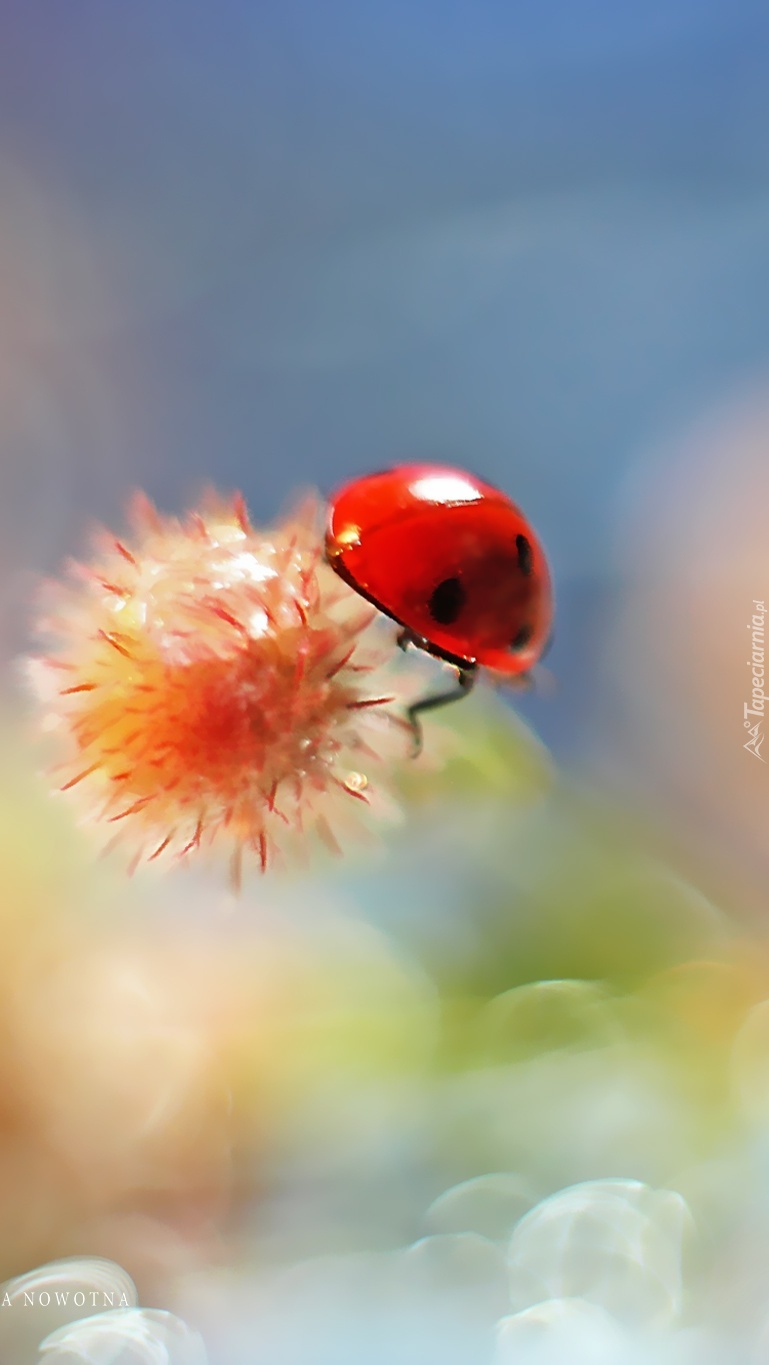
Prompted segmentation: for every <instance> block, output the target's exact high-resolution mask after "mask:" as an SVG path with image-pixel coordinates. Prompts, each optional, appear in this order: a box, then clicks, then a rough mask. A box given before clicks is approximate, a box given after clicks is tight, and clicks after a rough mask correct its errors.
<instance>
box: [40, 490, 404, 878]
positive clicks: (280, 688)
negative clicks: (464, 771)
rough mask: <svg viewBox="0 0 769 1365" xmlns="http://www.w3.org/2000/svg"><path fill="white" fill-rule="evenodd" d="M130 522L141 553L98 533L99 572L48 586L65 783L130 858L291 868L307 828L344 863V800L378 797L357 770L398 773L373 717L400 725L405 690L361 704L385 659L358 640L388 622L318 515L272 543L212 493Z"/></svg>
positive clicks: (140, 513)
mask: <svg viewBox="0 0 769 1365" xmlns="http://www.w3.org/2000/svg"><path fill="white" fill-rule="evenodd" d="M131 516H132V520H133V523H134V525H135V527H136V531H137V540H136V543H132V544H130V545H129V544H126V543H124V542H123V541H122V540H120V539H118V538H116V537H115V536H110V535H109V534H105V533H102V534H101V537H100V539H99V545H100V547H101V548H100V553H101V556H102V563H99V562H95V563H94V564H91V565H82V564H80V565H79V564H75V565H73V570H72V574H71V575H70V581H69V583H68V584H64V585H61V584H54V585H53V587H52V589H51V593H50V596H51V597H52V598H53V597H55V598H56V599H57V610H56V611H55V612H53V613H51V612H49V613H48V614H47V617H46V620H45V622H44V625H45V628H46V629H47V630H48V631H49V632H50V633H51V634H52V635H53V636H54V637H55V638H57V640H58V644H59V648H58V650H57V651H56V653H55V654H54V655H53V656H51V655H47V656H45V657H44V659H42V660H39V661H38V666H39V667H41V668H42V669H43V670H44V671H45V670H50V671H51V672H55V673H65V674H69V675H70V679H69V680H68V682H67V685H66V686H65V687H62V688H59V689H58V695H59V706H58V714H57V717H56V720H57V727H58V733H59V735H60V736H61V739H62V741H64V742H68V744H69V748H70V756H69V760H68V762H67V763H65V764H64V765H63V772H62V775H63V776H65V777H66V781H65V782H64V783H63V785H62V789H63V790H65V791H69V790H70V789H72V788H77V789H78V791H81V792H87V793H89V794H90V797H91V802H90V809H91V814H92V816H93V818H94V819H95V820H96V821H100V820H104V821H105V822H107V823H108V824H111V825H112V827H113V829H115V826H119V830H116V835H118V834H119V835H121V836H123V838H122V842H123V843H125V844H127V845H131V846H132V851H133V857H132V859H131V861H132V863H133V864H135V863H137V862H138V861H142V860H143V861H146V862H153V863H154V862H155V861H156V860H158V861H159V860H160V859H161V857H162V855H163V854H167V855H169V856H172V857H174V858H182V859H186V858H187V857H188V856H190V855H192V854H194V853H195V852H196V851H197V850H198V849H200V848H201V847H206V848H213V847H216V848H219V847H220V846H221V847H223V846H225V845H228V846H229V853H230V861H231V865H232V867H233V868H235V867H237V868H238V879H240V877H241V875H242V871H243V866H244V864H243V858H244V854H245V853H249V854H252V855H253V856H254V860H255V863H256V866H257V867H258V868H260V869H264V868H265V867H267V866H268V865H270V866H273V865H274V864H276V863H279V862H281V861H282V862H285V861H286V858H285V853H286V851H287V849H288V848H289V847H290V848H291V849H292V850H293V852H292V857H296V856H298V854H299V853H300V852H301V847H302V843H303V842H304V841H305V840H306V839H307V837H308V833H309V831H310V830H311V829H314V830H315V831H316V833H317V834H318V837H319V839H320V841H321V843H323V844H324V845H326V847H328V848H330V849H332V851H334V852H337V851H338V850H339V848H340V839H339V837H338V834H337V832H336V831H335V829H334V822H335V816H334V811H335V810H336V798H335V797H334V798H333V800H332V796H333V793H340V796H339V801H340V802H342V800H343V798H342V796H341V792H344V798H346V797H349V796H351V797H353V798H354V799H353V801H350V802H348V801H347V800H346V799H344V807H345V808H347V807H350V808H352V807H356V808H366V807H368V804H369V801H368V795H367V793H365V792H363V791H362V790H360V789H355V788H354V787H351V786H350V785H349V783H348V780H347V777H348V773H347V770H349V771H350V772H352V770H353V769H354V768H356V767H357V765H358V764H361V763H367V764H370V765H376V764H378V765H379V766H380V770H381V774H382V776H386V771H387V763H386V762H383V754H382V742H383V738H384V739H386V736H385V735H384V728H386V727H381V726H380V727H379V739H378V740H377V741H376V742H375V740H374V735H375V733H376V731H375V730H372V731H371V741H370V742H368V740H367V735H368V728H367V724H368V723H367V722H365V720H364V717H365V716H366V715H367V714H369V713H370V714H371V715H374V714H375V713H376V712H377V711H379V712H380V713H381V714H382V715H384V716H387V717H388V719H390V720H393V719H395V720H397V719H398V717H397V716H396V715H394V714H391V713H390V712H388V709H387V708H388V707H390V706H391V705H392V703H393V701H394V696H393V694H392V693H390V692H388V693H387V694H385V693H382V695H381V696H380V695H377V696H370V697H365V696H363V697H362V696H360V691H359V689H360V680H361V679H362V678H363V677H367V676H369V675H372V674H373V673H374V672H375V671H376V670H377V668H379V667H380V666H381V665H380V664H379V663H378V662H377V659H376V657H375V654H374V652H373V651H372V650H371V649H370V648H369V652H368V654H366V653H365V651H364V647H363V644H362V641H361V636H362V635H363V633H364V632H365V631H366V630H367V629H368V627H369V625H370V624H371V622H372V620H373V619H374V617H375V616H376V612H375V611H374V610H373V609H372V608H370V607H369V606H368V605H365V606H362V604H361V603H360V601H359V600H358V599H356V598H355V597H354V596H353V594H352V593H351V592H349V591H348V590H347V589H345V588H344V587H340V585H339V582H338V580H337V579H336V578H335V577H334V576H333V575H332V573H331V571H330V570H329V569H328V568H327V567H326V566H325V565H324V563H323V557H322V545H321V541H320V537H319V533H318V530H317V526H318V522H319V519H318V516H317V504H316V506H315V507H314V508H310V507H307V508H305V509H304V512H303V520H302V521H301V522H294V523H293V524H292V525H291V526H290V527H288V528H287V529H284V530H280V531H277V532H256V531H254V530H253V528H252V527H251V524H250V522H249V520H248V516H247V512H246V508H245V503H244V502H243V500H242V498H239V497H237V496H235V497H233V498H232V499H230V500H229V501H227V502H223V501H222V500H221V499H216V498H215V497H214V495H211V497H210V500H209V504H208V506H207V507H202V508H201V509H200V510H199V511H193V512H192V513H191V514H190V515H188V516H187V517H186V518H185V519H184V520H183V521H180V520H178V519H175V518H168V517H163V516H161V515H160V514H159V513H158V512H157V511H156V510H155V508H154V507H153V506H152V504H151V503H150V502H149V500H148V499H146V498H144V497H142V496H137V497H135V498H134V500H133V504H132V509H131ZM249 561H250V562H251V563H252V564H254V566H255V571H254V574H253V578H252V576H251V571H250V570H249V568H248V565H249ZM118 562H119V563H120V564H121V565H122V566H123V570H124V571H121V572H116V567H115V566H116V565H117V563H118ZM118 613H119V616H120V619H119V620H118ZM257 620H258V626H257V627H256V630H255V632H254V633H252V622H255V621H257ZM292 620H293V622H294V623H295V624H290V622H291V621H292ZM381 653H382V651H380V654H381ZM113 661H114V662H113ZM86 670H87V671H86ZM84 674H85V676H84ZM78 675H79V676H78ZM47 700H48V703H49V704H50V695H47ZM353 716H354V717H356V719H355V721H354V722H353V723H348V722H350V719H351V717H353ZM357 717H360V722H358V719H357ZM389 747H390V748H392V745H389ZM385 748H386V749H387V748H388V745H387V744H385ZM399 753H400V756H401V757H402V756H404V751H402V750H401V751H399ZM78 756H79V757H80V759H81V762H80V764H79V765H78V766H77V767H75V766H74V765H75V763H76V760H77V757H78ZM83 758H85V759H86V762H85V763H83V762H82V760H83ZM88 760H91V761H88ZM387 761H390V760H387ZM297 764H299V765H300V767H301V772H298V771H297V769H296V765H297ZM262 774H263V778H262V780H260V776H261V775H262ZM369 780H370V779H369ZM105 787H106V788H107V789H108V790H107V796H106V800H105ZM99 798H100V799H99ZM201 802H205V805H204V806H202V805H201ZM195 810H197V811H198V812H199V815H198V817H195V816H194V815H193V816H192V818H193V820H194V819H196V818H197V823H196V824H195V825H194V828H193V829H192V832H191V827H190V817H191V815H192V813H193V812H194V811H195ZM178 816H181V818H176V817H178ZM339 823H340V825H342V826H346V825H348V824H349V823H350V821H349V820H348V819H347V817H346V815H344V814H343V810H342V807H341V806H340V807H339ZM145 836H146V837H145ZM116 842H117V839H115V840H110V844H113V843H116ZM137 849H138V852H137ZM129 851H130V850H129Z"/></svg>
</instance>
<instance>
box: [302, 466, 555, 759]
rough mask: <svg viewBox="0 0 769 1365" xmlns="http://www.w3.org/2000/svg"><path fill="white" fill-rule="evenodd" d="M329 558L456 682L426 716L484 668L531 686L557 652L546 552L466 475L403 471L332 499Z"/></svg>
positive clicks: (514, 512) (417, 708) (428, 706)
mask: <svg viewBox="0 0 769 1365" xmlns="http://www.w3.org/2000/svg"><path fill="white" fill-rule="evenodd" d="M326 558H327V560H328V563H329V564H330V565H331V567H332V569H334V570H335V571H336V573H337V574H338V575H339V577H340V578H342V579H344V581H345V583H347V584H349V586H350V587H351V588H354V589H355V591H356V592H357V593H359V594H360V596H361V597H364V598H366V600H367V601H369V602H371V603H373V605H374V606H375V607H377V608H378V609H379V610H380V611H382V612H384V613H385V614H386V615H387V616H389V617H391V619H392V620H393V621H395V622H397V623H398V625H399V626H400V627H401V630H400V633H399V636H398V643H399V645H400V646H401V648H402V649H407V648H408V647H409V646H415V647H416V648H418V649H422V650H425V651H426V652H427V653H428V654H431V655H433V656H434V657H435V658H437V659H442V660H443V661H444V662H445V663H447V664H451V665H452V666H453V667H454V668H455V669H456V672H457V683H456V686H455V687H453V688H452V689H451V691H448V692H443V693H440V694H439V695H437V696H432V697H425V698H423V699H422V700H420V701H417V702H415V703H414V704H413V705H412V706H411V707H410V708H409V710H408V717H409V723H410V725H411V728H412V731H413V734H414V746H415V752H418V751H419V749H420V748H421V729H420V724H419V719H418V717H419V715H420V713H421V712H423V711H427V710H432V709H433V708H434V707H436V706H443V705H444V704H445V703H446V702H449V701H453V700H454V699H455V698H456V697H459V696H461V695H463V694H465V693H467V692H469V691H470V689H471V688H472V686H473V684H474V682H475V680H476V678H477V675H478V669H479V668H481V667H482V668H487V669H489V670H490V671H491V672H492V673H494V674H496V675H497V676H498V677H502V678H507V679H511V680H512V679H513V678H517V679H521V678H525V677H526V675H527V674H528V673H530V671H531V669H532V668H533V667H534V665H535V664H536V663H537V661H538V660H539V659H540V658H541V656H542V654H543V652H544V651H545V649H546V648H547V646H548V644H549V641H550V631H551V624H552V614H553V607H552V590H551V586H550V573H549V570H548V565H547V560H546V558H545V554H544V551H543V549H542V547H541V545H540V543H539V541H538V540H537V537H536V536H535V534H534V532H533V530H532V529H531V526H530V525H529V523H528V522H527V520H526V518H525V517H524V515H523V513H522V512H521V511H520V509H519V508H518V507H516V505H515V503H514V502H511V500H510V498H508V497H507V496H506V494H504V493H501V492H500V491H499V490H498V489H496V488H492V486H491V485H490V484H487V483H483V482H482V481H481V480H480V479H478V478H476V477H475V476H474V475H473V474H468V473H466V472H465V471H464V470H460V469H451V468H448V467H445V466H442V465H425V464H416V465H399V466H398V467H397V468H395V469H390V470H384V471H382V472H380V473H376V474H367V475H365V476H364V477H363V478H359V479H356V480H354V482H352V483H349V484H347V485H346V486H345V487H344V488H342V489H341V490H340V491H339V492H338V493H337V494H336V496H335V497H334V498H333V499H332V502H331V508H330V514H329V521H328V528H327V531H326Z"/></svg>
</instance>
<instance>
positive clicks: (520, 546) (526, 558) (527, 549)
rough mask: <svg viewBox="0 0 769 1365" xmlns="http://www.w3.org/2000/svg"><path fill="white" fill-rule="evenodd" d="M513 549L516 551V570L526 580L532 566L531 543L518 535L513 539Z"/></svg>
mask: <svg viewBox="0 0 769 1365" xmlns="http://www.w3.org/2000/svg"><path fill="white" fill-rule="evenodd" d="M515 548H516V550H517V551H518V568H519V569H520V571H521V573H522V574H525V575H526V577H527V578H528V576H529V574H530V573H531V570H532V565H533V556H532V553H531V542H530V541H529V540H527V539H526V537H525V536H521V535H518V536H516V537H515Z"/></svg>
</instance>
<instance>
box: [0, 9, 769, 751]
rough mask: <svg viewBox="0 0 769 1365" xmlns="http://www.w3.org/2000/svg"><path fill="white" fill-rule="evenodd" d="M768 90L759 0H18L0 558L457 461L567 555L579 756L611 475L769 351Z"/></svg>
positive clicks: (537, 716) (563, 710) (562, 742)
mask: <svg viewBox="0 0 769 1365" xmlns="http://www.w3.org/2000/svg"><path fill="white" fill-rule="evenodd" d="M768 77H769V12H768V11H767V9H766V6H765V5H764V4H759V3H751V2H750V0H736V2H735V0H644V3H643V4H635V3H620V4H616V3H610V2H609V0H593V3H588V2H587V0H579V2H578V3H574V0H516V2H515V3H511V2H510V0H499V2H498V3H472V4H471V3H467V2H465V3H448V2H447V3H443V4H437V3H414V0H409V2H408V3H406V0H388V3H387V4H384V3H380V4H359V3H353V0H326V3H324V4H322V5H321V4H317V3H315V0H280V3H278V2H277V0H267V2H265V0H261V2H260V3H259V4H258V5H254V4H251V3H245V0H239V2H236V0H221V3H218V4H216V5H201V4H195V3H190V0H185V3H181V0H166V3H164V4H163V5H157V4H154V3H149V0H132V3H131V4H130V5H125V4H120V3H115V2H114V0H111V2H110V0H107V3H105V2H104V0H70V2H69V3H67V4H66V5H55V4H46V5H41V4H34V5H30V4H28V3H23V2H22V0H6V3H5V5H4V6H3V10H2V15H1V16H0V241H2V249H1V250H0V289H2V294H3V296H4V297H5V307H4V309H3V312H4V314H5V320H4V322H2V321H0V363H1V364H2V368H3V370H4V377H3V378H2V379H0V401H1V404H2V407H3V408H4V413H5V415H4V417H3V418H0V435H1V436H2V440H3V452H4V453H3V460H4V472H3V475H2V484H1V485H0V495H2V499H3V504H4V507H3V512H2V525H1V527H0V529H2V532H3V538H4V542H5V546H6V550H7V552H8V560H9V562H10V563H12V564H13V566H14V569H15V571H18V568H19V565H20V564H21V565H22V567H23V568H26V569H28V570H38V569H39V568H40V567H42V566H45V567H52V566H53V565H55V564H56V563H57V562H58V560H59V559H60V558H61V556H62V555H63V554H64V553H67V552H71V551H73V550H76V549H77V548H78V547H79V546H80V544H81V538H82V532H83V529H84V526H85V525H86V523H87V522H88V520H89V519H90V518H91V517H93V516H97V517H99V518H106V519H109V520H110V521H111V522H112V523H115V522H117V521H119V518H120V515H121V512H122V508H123V505H124V501H125V497H126V494H127V492H128V490H130V489H131V488H132V487H134V486H135V485H137V484H140V485H143V486H145V487H146V488H147V490H148V491H149V492H150V494H151V495H152V496H154V497H155V498H157V499H158V500H159V502H160V503H161V504H162V505H163V506H164V507H166V508H167V509H169V510H175V509H177V508H179V509H181V508H182V507H183V506H185V505H186V504H187V502H188V500H189V499H190V498H191V497H192V496H193V495H194V493H195V491H196V489H197V486H198V485H199V484H200V483H202V482H205V481H214V482H216V483H217V484H219V485H221V486H224V487H231V486H237V487H242V488H243V489H244V490H245V493H246V495H247V498H248V500H249V503H250V506H251V509H252V512H253V515H254V517H255V519H256V520H257V521H258V520H263V519H268V518H270V517H272V516H273V515H274V514H275V513H276V512H277V511H278V510H279V509H280V508H281V507H282V506H284V505H285V503H286V501H287V500H289V499H290V497H291V494H292V490H294V488H295V487H296V486H297V485H302V484H307V483H311V484H314V485H318V486H320V487H321V488H322V489H323V490H325V491H331V490H332V489H333V488H334V487H335V486H336V485H338V484H339V483H340V482H341V481H343V480H345V479H347V478H348V477H350V476H351V475H354V474H355V473H357V472H359V471H365V470H367V469H369V468H379V467H381V466H383V465H387V464H390V463H396V462H398V461H400V460H402V459H422V458H424V459H431V458H433V457H434V458H436V459H441V460H447V461H452V462H456V463H458V464H460V465H463V464H464V465H467V466H468V467H470V468H473V469H476V470H477V471H478V472H479V473H481V474H482V475H485V476H486V477H488V478H489V479H491V480H492V481H494V482H497V483H499V484H500V485H502V486H503V487H504V488H506V489H507V490H509V492H510V493H511V494H512V495H513V496H514V497H515V498H516V499H517V500H518V501H519V502H520V503H521V504H522V505H523V507H524V508H525V509H526V511H527V512H528V513H529V514H530V515H531V517H532V520H533V521H534V523H535V525H536V526H537V527H538V528H539V530H540V532H541V534H542V536H543V538H544V540H545V543H546V545H547V546H548V548H549V550H550V553H551V555H552V559H553V562H554V568H555V574H556V581H557V585H558V602H559V618H558V630H557V638H556V645H555V648H554V650H553V652H552V655H551V657H550V659H549V660H548V664H549V666H550V667H551V668H552V671H553V672H554V674H555V675H556V678H557V680H558V694H557V696H556V698H555V699H554V700H552V699H549V698H548V699H545V698H541V697H534V698H530V699H525V700H524V701H523V702H522V703H521V709H522V710H523V712H524V714H526V715H527V716H528V717H529V718H532V719H533V720H534V722H535V724H536V726H537V728H538V730H539V731H540V733H541V734H542V735H543V737H544V738H545V740H546V741H547V742H548V743H549V744H550V745H551V746H552V747H553V748H554V750H555V752H556V754H557V755H558V756H560V757H566V756H569V755H573V753H574V752H575V748H578V745H579V737H580V735H581V734H582V733H583V730H584V726H585V723H586V718H587V717H588V716H589V713H590V708H591V699H592V698H593V697H594V694H595V689H596V659H597V650H598V648H599V646H600V643H601V639H602V633H603V631H604V623H605V622H606V620H607V619H608V616H609V614H610V610H611V607H612V602H613V600H614V598H615V596H616V592H617V563H616V545H615V540H616V533H617V518H618V510H617V509H618V505H619V502H620V501H621V498H622V496H623V495H624V490H625V489H626V487H627V481H628V478H629V476H631V475H632V474H633V472H634V471H635V470H636V469H637V467H639V466H643V464H644V462H645V461H646V460H647V458H648V452H649V450H650V449H651V448H652V447H653V446H654V445H655V443H657V442H658V441H660V440H664V439H666V438H667V437H668V436H669V434H670V433H676V432H678V431H680V430H683V429H685V428H686V426H687V424H688V423H689V422H690V421H692V420H694V419H697V418H699V417H700V415H701V414H702V413H703V412H707V410H708V406H709V405H710V404H711V403H714V402H717V401H718V400H720V399H721V398H722V397H725V396H728V395H729V394H730V392H731V391H732V389H733V388H734V386H735V385H736V384H738V383H742V382H744V380H745V377H746V376H748V377H750V376H753V375H757V374H761V373H762V371H763V370H764V367H765V366H766V362H767V359H768V358H769V334H768V332H767V326H766V318H767V314H768V313H769V269H768V268H767V267H768V266H769V79H768ZM2 558H3V557H2V553H1V552H0V559H2ZM6 582H8V579H7V577H6ZM25 591H26V580H23V582H22V590H21V591H20V590H19V587H18V580H17V579H16V578H14V580H13V586H12V588H9V589H7V590H6V594H5V601H4V617H3V620H4V622H5V625H6V629H7V631H8V632H9V634H10V640H11V643H12V645H13V646H14V647H16V646H17V645H18V642H19V639H20V638H21V634H20V631H21V626H20V622H21V620H22V619H23V611H25V610H26V602H25V597H24V592H25ZM20 603H21V604H22V609H23V610H22V611H21V612H20V607H19V604H20Z"/></svg>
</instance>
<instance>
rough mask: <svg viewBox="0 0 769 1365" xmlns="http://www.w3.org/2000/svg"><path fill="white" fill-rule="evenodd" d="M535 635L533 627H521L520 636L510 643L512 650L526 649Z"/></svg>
mask: <svg viewBox="0 0 769 1365" xmlns="http://www.w3.org/2000/svg"><path fill="white" fill-rule="evenodd" d="M533 634H534V632H533V630H532V628H531V626H521V629H520V630H519V631H518V634H517V635H516V636H515V638H514V639H513V640H511V641H510V648H511V649H525V648H526V646H527V644H528V643H529V641H530V640H531V637H532V635H533Z"/></svg>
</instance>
